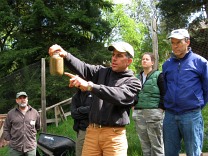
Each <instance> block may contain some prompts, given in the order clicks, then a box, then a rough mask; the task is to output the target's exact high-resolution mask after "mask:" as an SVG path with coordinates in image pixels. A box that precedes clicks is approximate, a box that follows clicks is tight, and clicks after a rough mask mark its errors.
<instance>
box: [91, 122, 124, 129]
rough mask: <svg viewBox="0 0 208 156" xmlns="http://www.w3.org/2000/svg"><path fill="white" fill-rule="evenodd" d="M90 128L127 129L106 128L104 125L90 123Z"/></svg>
mask: <svg viewBox="0 0 208 156" xmlns="http://www.w3.org/2000/svg"><path fill="white" fill-rule="evenodd" d="M89 126H90V127H93V128H104V127H125V126H104V125H99V124H96V123H90V124H89Z"/></svg>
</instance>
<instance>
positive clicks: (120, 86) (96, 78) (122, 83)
mask: <svg viewBox="0 0 208 156" xmlns="http://www.w3.org/2000/svg"><path fill="white" fill-rule="evenodd" d="M65 63H66V65H67V66H68V68H69V69H70V70H71V71H73V72H75V73H76V74H78V75H79V76H80V77H82V78H84V79H85V80H87V81H92V82H93V83H94V85H93V89H92V91H91V92H92V94H93V102H92V104H91V106H90V113H89V122H90V123H96V124H100V125H104V126H124V125H127V124H129V123H130V120H129V113H130V109H131V106H132V105H134V103H135V102H137V94H138V92H139V90H140V89H141V82H140V80H138V79H137V78H136V77H135V76H134V74H133V72H132V71H131V70H127V71H124V72H114V71H112V68H111V67H108V68H107V67H103V66H99V65H97V66H95V65H90V64H86V63H85V62H82V61H80V60H79V59H77V58H76V57H74V56H73V55H71V54H69V53H68V55H67V57H66V58H65Z"/></svg>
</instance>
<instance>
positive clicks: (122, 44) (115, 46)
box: [108, 42, 134, 58]
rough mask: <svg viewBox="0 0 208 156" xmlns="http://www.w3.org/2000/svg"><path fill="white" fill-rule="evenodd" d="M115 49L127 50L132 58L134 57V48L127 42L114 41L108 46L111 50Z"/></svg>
mask: <svg viewBox="0 0 208 156" xmlns="http://www.w3.org/2000/svg"><path fill="white" fill-rule="evenodd" d="M114 49H116V50H117V51H119V52H127V53H129V54H130V55H131V56H132V58H133V57H134V48H133V47H132V46H131V45H130V44H129V43H127V42H114V43H112V44H111V45H110V46H109V47H108V50H109V51H113V50H114Z"/></svg>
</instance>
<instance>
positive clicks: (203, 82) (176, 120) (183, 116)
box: [163, 29, 208, 156]
mask: <svg viewBox="0 0 208 156" xmlns="http://www.w3.org/2000/svg"><path fill="white" fill-rule="evenodd" d="M169 39H170V42H171V47H172V53H171V58H169V59H168V60H167V61H166V62H165V63H164V64H163V74H164V81H165V90H166V94H165V97H164V106H165V108H166V112H165V118H164V123H163V131H164V132H163V133H164V136H163V137H164V146H165V156H176V155H179V152H180V149H181V140H182V139H183V141H184V144H185V150H186V154H187V155H188V156H200V155H201V154H202V147H203V131H204V125H203V118H202V114H201V110H202V108H203V107H204V106H205V104H206V103H207V102H208V62H207V60H206V59H205V58H203V57H201V56H199V55H197V54H195V53H193V52H192V51H191V50H190V49H189V48H188V46H189V44H190V35H189V33H188V31H187V30H185V29H177V30H174V31H172V32H171V34H170V36H169Z"/></svg>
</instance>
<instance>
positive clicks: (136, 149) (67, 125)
mask: <svg viewBox="0 0 208 156" xmlns="http://www.w3.org/2000/svg"><path fill="white" fill-rule="evenodd" d="M203 117H204V127H205V129H204V132H205V136H204V146H203V152H208V106H206V107H205V108H204V109H203ZM72 125H73V119H72V118H71V117H68V118H67V121H65V122H60V123H59V126H58V127H56V126H55V124H51V125H48V127H47V132H48V133H51V134H56V135H62V136H66V137H69V138H72V139H73V140H76V133H75V132H74V131H73V129H72ZM127 138H128V156H142V152H141V147H140V142H139V139H138V136H137V134H136V131H135V127H134V122H133V121H132V119H131V124H130V125H128V126H127ZM7 150H8V149H7V147H4V148H1V149H0V156H6V155H7ZM182 152H184V150H183V149H182Z"/></svg>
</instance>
